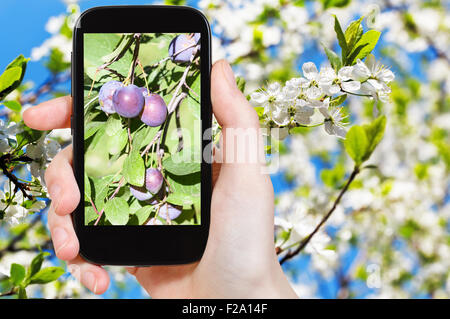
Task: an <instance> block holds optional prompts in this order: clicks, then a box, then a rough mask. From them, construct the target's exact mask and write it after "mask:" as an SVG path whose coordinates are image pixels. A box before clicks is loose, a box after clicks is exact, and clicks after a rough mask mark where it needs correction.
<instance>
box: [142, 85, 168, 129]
mask: <svg viewBox="0 0 450 319" xmlns="http://www.w3.org/2000/svg"><path fill="white" fill-rule="evenodd" d="M166 117H167V106H166V102H164V100H163V98H162V97H161V96H159V95H158V94H153V93H152V94H150V95H149V96H147V97H145V103H144V110H143V111H142V114H141V121H142V122H144V123H145V124H147V125H148V126H153V127H155V126H160V125H161V124H163V123H164V121H165V120H166Z"/></svg>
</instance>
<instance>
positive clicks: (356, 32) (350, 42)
mask: <svg viewBox="0 0 450 319" xmlns="http://www.w3.org/2000/svg"><path fill="white" fill-rule="evenodd" d="M363 18H364V17H361V18H359V19H358V20H356V21H353V22H352V23H350V25H349V26H348V28H347V29H346V30H345V40H346V42H347V46H348V50H349V51H352V49H353V47H354V45H355V43H356V42H358V41H359V39H361V36H362V34H363V27H362V25H361V21H362V19H363Z"/></svg>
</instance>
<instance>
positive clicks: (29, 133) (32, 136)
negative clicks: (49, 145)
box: [16, 122, 45, 149]
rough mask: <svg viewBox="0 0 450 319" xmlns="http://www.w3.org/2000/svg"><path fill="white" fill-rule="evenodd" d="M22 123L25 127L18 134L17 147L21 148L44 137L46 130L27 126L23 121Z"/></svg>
mask: <svg viewBox="0 0 450 319" xmlns="http://www.w3.org/2000/svg"><path fill="white" fill-rule="evenodd" d="M20 125H21V126H22V127H23V131H22V132H21V133H19V134H17V135H16V140H17V149H21V148H23V147H24V146H25V145H28V144H30V143H34V142H36V141H37V140H39V139H40V138H41V137H42V135H43V134H45V133H44V132H41V131H38V130H34V129H32V128H29V127H28V126H25V124H23V122H21V123H20Z"/></svg>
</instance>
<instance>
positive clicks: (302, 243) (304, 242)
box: [278, 166, 360, 265]
mask: <svg viewBox="0 0 450 319" xmlns="http://www.w3.org/2000/svg"><path fill="white" fill-rule="evenodd" d="M359 172H360V170H359V167H358V166H355V168H354V169H353V172H352V173H351V174H350V177H349V178H348V180H347V183H346V184H345V186H344V188H342V190H341V191H340V193H339V195H338V197H337V198H336V200H335V201H334V203H333V206H332V207H331V209H330V210H329V211H328V213H327V214H326V215H325V216H324V217H323V218H322V220H321V221H320V223H319V224H318V225H317V226H316V228H314V230H313V231H312V232H311V233H310V234H309V235H308V236H306V237H305V238H304V239H303V240H302V241H300V242H299V243H298V244H299V246H298V247H297V248H296V249H295V250H293V251H288V252H287V254H286V255H284V256H283V258H281V260H280V264H281V265H282V264H283V263H284V262H286V261H287V260H289V259H291V258H292V257H294V256H296V255H298V254H299V253H300V252H301V251H302V250H303V249H304V248H305V247H306V245H308V243H309V242H310V241H311V239H312V238H313V237H314V235H315V234H316V233H317V232H318V231H319V230H320V228H321V227H322V226H323V225H324V224H325V223H326V222H327V220H328V219H329V218H330V216H331V215H332V214H333V212H334V211H335V210H336V207H337V206H338V205H339V203H340V201H341V199H342V197H343V196H344V194H345V193H346V192H347V190H348V188H349V186H350V184H351V183H352V182H353V180H354V179H355V177H356V175H358V174H359ZM282 252H283V250H282V249H281V248H280V249H279V250H278V254H281V253H282Z"/></svg>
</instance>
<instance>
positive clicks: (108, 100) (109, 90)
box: [98, 81, 122, 114]
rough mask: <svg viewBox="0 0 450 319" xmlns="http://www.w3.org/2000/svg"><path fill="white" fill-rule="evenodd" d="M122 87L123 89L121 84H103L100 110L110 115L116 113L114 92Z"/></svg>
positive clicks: (99, 96)
mask: <svg viewBox="0 0 450 319" xmlns="http://www.w3.org/2000/svg"><path fill="white" fill-rule="evenodd" d="M121 87H122V83H121V82H119V81H109V82H106V83H105V84H103V86H102V87H101V88H100V92H99V94H98V100H99V102H100V108H101V109H102V111H103V112H105V113H108V114H113V113H116V110H115V109H114V105H113V101H112V99H113V95H114V92H116V90H117V89H118V88H121Z"/></svg>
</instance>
